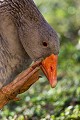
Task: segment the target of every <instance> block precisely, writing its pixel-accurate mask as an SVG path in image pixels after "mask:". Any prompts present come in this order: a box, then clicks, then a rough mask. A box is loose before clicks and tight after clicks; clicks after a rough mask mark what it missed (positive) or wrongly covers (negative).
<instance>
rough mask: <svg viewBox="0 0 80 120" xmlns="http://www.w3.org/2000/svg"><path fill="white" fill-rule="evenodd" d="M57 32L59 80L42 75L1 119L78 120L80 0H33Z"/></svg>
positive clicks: (3, 113) (10, 105) (0, 116)
mask: <svg viewBox="0 0 80 120" xmlns="http://www.w3.org/2000/svg"><path fill="white" fill-rule="evenodd" d="M35 3H36V4H37V6H38V8H39V10H40V11H41V13H42V14H43V16H44V17H45V19H46V20H47V21H48V23H49V24H50V25H51V26H52V27H53V28H54V29H55V30H56V31H57V32H58V35H59V39H60V43H61V45H60V53H59V60H58V84H57V86H56V88H54V89H52V88H51V87H50V85H49V83H48V80H47V79H46V78H45V77H44V76H43V78H41V79H40V80H39V81H38V82H36V83H35V84H34V85H33V86H32V87H31V88H30V89H29V90H28V91H27V92H26V93H24V94H22V95H19V96H20V98H21V100H20V101H19V102H12V103H10V104H9V105H8V106H5V107H4V109H3V110H2V111H0V120H80V0H60V1H59V0H35Z"/></svg>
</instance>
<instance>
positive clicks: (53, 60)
mask: <svg viewBox="0 0 80 120" xmlns="http://www.w3.org/2000/svg"><path fill="white" fill-rule="evenodd" d="M57 61H58V55H54V54H52V55H50V56H49V57H47V58H46V59H45V60H43V61H42V65H41V69H42V71H43V72H44V74H45V75H46V77H47V78H48V80H49V82H50V85H51V87H55V86H56V84H57Z"/></svg>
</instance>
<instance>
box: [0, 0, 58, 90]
mask: <svg viewBox="0 0 80 120" xmlns="http://www.w3.org/2000/svg"><path fill="white" fill-rule="evenodd" d="M59 46H60V42H59V38H58V35H57V32H56V31H55V30H54V29H53V28H52V27H51V26H50V25H49V24H48V22H47V21H46V20H45V19H44V17H43V15H42V14H41V13H40V11H39V10H38V8H37V6H36V5H35V3H34V1H33V0H3V1H0V89H1V88H2V87H4V86H6V85H8V84H9V83H11V82H12V81H13V80H14V79H15V78H16V76H17V75H18V74H20V73H21V72H22V71H23V70H25V69H26V68H28V67H29V66H30V64H31V63H32V61H34V62H36V61H38V60H44V59H46V58H47V57H48V56H50V55H52V54H54V56H57V55H58V54H59ZM54 58H55V57H54ZM55 59H56V58H55ZM47 63H48V62H47ZM42 66H43V67H42V70H43V71H44V74H46V76H48V75H47V73H48V74H49V73H50V71H49V72H47V73H46V72H45V70H44V69H47V68H46V66H45V62H42ZM46 71H47V70H46ZM50 83H51V82H50ZM51 84H52V83H51Z"/></svg>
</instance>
